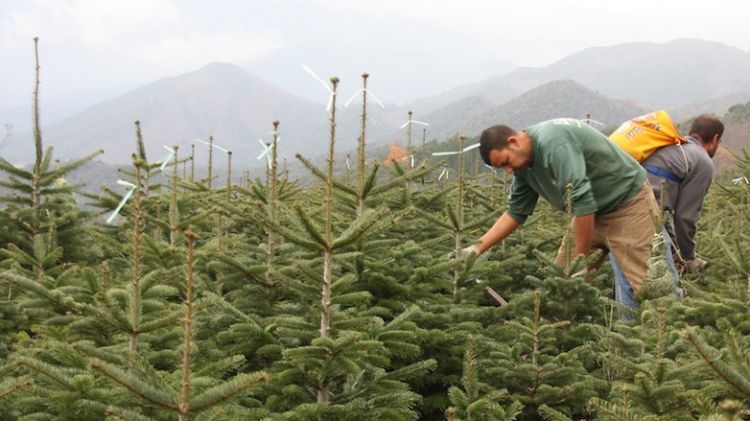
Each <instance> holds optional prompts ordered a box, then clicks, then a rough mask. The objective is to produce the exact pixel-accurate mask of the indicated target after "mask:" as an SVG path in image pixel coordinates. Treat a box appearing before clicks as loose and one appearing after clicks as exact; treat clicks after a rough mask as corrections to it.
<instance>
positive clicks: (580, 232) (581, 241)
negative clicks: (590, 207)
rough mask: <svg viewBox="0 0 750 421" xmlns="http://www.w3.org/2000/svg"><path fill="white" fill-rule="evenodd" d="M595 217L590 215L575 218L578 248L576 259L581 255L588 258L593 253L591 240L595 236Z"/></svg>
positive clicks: (576, 249)
mask: <svg viewBox="0 0 750 421" xmlns="http://www.w3.org/2000/svg"><path fill="white" fill-rule="evenodd" d="M594 215H595V214H593V213H590V214H588V215H581V216H576V217H575V228H576V232H575V234H576V242H575V245H576V248H575V254H574V257H575V256H579V255H581V254H582V255H584V256H588V254H589V253H590V252H591V238H592V237H593V235H594Z"/></svg>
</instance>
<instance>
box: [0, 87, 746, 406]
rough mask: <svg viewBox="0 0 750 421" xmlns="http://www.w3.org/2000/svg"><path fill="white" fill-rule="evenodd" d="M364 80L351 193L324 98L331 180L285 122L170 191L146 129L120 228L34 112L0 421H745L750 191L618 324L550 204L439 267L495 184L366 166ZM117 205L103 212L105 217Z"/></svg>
mask: <svg viewBox="0 0 750 421" xmlns="http://www.w3.org/2000/svg"><path fill="white" fill-rule="evenodd" d="M363 82H364V89H363V91H362V92H363V98H362V126H361V132H360V138H359V147H358V152H357V156H358V160H357V166H356V177H353V178H351V177H342V176H340V175H339V174H337V173H336V171H335V166H334V164H335V163H334V156H335V154H334V151H335V139H336V103H335V98H336V96H335V95H333V96H332V98H333V104H332V108H331V116H330V122H329V123H330V124H329V129H330V138H329V150H328V159H327V161H326V163H325V165H324V166H323V167H317V166H315V165H314V164H312V163H311V162H310V161H309V160H307V159H305V158H304V157H301V156H298V158H299V159H300V161H301V162H302V163H303V164H304V165H305V166H306V167H307V168H308V170H309V171H310V173H311V174H312V175H313V176H314V177H315V178H316V180H317V182H315V183H312V185H309V184H308V185H307V186H305V187H302V186H301V185H300V184H299V183H298V182H297V181H294V180H289V179H288V178H287V176H286V175H285V174H280V173H279V171H278V163H277V147H278V133H279V131H280V128H283V125H280V124H279V122H274V123H273V127H274V138H273V140H272V142H271V144H270V145H269V149H268V151H269V153H270V154H271V159H270V160H269V166H268V170H267V173H266V177H265V179H264V180H256V181H255V182H253V183H250V184H247V183H244V184H241V185H231V184H230V183H227V185H225V186H220V187H216V186H212V185H211V179H212V176H211V175H209V177H208V178H207V179H203V180H195V179H194V178H193V177H185V176H184V174H185V173H184V167H183V176H182V177H180V176H179V171H178V166H179V165H180V164H182V163H183V162H184V161H181V160H178V159H177V157H176V156H175V159H174V160H172V161H171V162H170V164H169V165H167V166H164V167H163V168H165V172H167V173H169V178H168V183H164V185H161V182H160V181H158V178H156V176H158V173H159V171H158V170H157V168H158V167H160V166H161V164H163V163H152V162H150V161H149V160H148V158H147V156H146V153H145V147H144V136H143V134H142V133H141V132H140V129H139V127H138V126H137V125H136V135H135V138H136V153H135V154H134V159H133V167H132V171H130V172H128V174H126V176H128V177H129V180H130V181H129V182H131V184H132V185H134V186H135V187H134V188H133V194H132V197H131V198H130V200H129V201H128V202H127V205H126V206H125V208H124V209H123V210H122V215H121V217H120V223H119V224H117V225H114V226H110V225H106V224H102V223H100V222H98V218H97V212H93V213H90V212H85V211H83V210H81V209H80V208H79V207H78V206H77V205H76V203H75V201H74V199H73V197H72V194H73V193H74V192H75V191H76V190H77V186H72V185H70V184H67V183H65V182H64V181H60V180H61V177H64V176H65V175H66V174H67V173H69V172H70V171H72V170H74V169H75V168H77V167H79V166H80V165H84V164H85V162H86V161H87V160H89V159H92V158H93V156H90V157H87V158H85V159H83V160H81V161H78V162H74V163H72V164H68V165H65V166H60V167H57V168H53V167H52V165H51V163H52V151H51V150H47V151H44V149H43V147H42V138H41V133H40V132H39V129H38V127H39V125H38V107H36V106H35V117H36V119H35V120H36V124H35V127H36V129H35V139H36V146H37V148H36V150H37V156H36V161H35V165H34V167H33V168H32V169H30V170H26V169H18V168H15V167H14V166H12V165H11V164H10V163H8V162H7V161H4V160H0V170H1V171H3V172H4V173H5V174H6V176H7V177H6V181H3V186H4V187H6V188H8V189H10V191H11V192H12V193H11V194H10V195H8V196H6V197H3V198H2V200H3V201H4V202H5V203H6V207H5V208H3V209H2V212H0V219H2V221H0V222H2V224H1V225H0V226H1V227H2V228H1V229H0V247H2V251H1V253H2V256H3V260H2V261H1V262H0V270H2V271H1V272H0V294H1V295H2V301H1V302H0V315H2V318H0V374H1V375H2V381H1V382H0V418H2V419H9V420H15V419H29V420H30V419H71V420H81V419H136V420H147V419H152V420H153V419H165V420H166V419H180V420H187V419H243V420H246V419H247V420H249V419H280V420H283V419H289V420H300V419H302V420H304V419H308V420H337V419H341V420H375V419H377V420H383V419H391V420H402V419H403V420H410V419H425V420H432V419H450V420H503V419H524V420H526V419H528V420H532V419H540V418H545V419H553V420H566V419H665V420H666V419H696V418H703V419H741V418H742V417H743V416H746V415H747V412H746V411H747V408H748V406H750V368H749V367H750V361H749V360H748V358H750V357H748V354H747V349H750V348H749V346H750V339H749V337H748V335H749V334H750V331H749V330H750V310H748V301H749V297H748V296H749V295H750V291H748V289H749V288H750V285H749V283H750V279H749V278H748V276H750V267H748V264H747V262H748V259H746V258H745V257H746V256H747V255H748V253H750V240H749V239H748V238H747V235H746V234H745V233H744V232H743V231H742V230H739V229H737V228H738V227H739V226H741V225H742V224H745V225H746V224H747V222H748V221H747V220H748V214H747V211H746V204H747V203H748V201H747V198H748V196H750V192H748V190H747V189H746V188H745V187H743V186H741V185H737V186H735V185H724V186H719V187H717V188H715V190H714V192H712V194H711V196H710V200H709V203H708V204H707V206H708V207H709V208H710V209H712V210H713V211H712V212H711V213H710V214H709V215H707V217H706V218H704V220H705V223H706V224H707V225H710V226H711V230H712V236H711V237H704V238H701V239H700V244H701V246H702V247H703V249H705V250H706V251H707V253H708V255H709V256H710V257H712V258H713V261H714V262H715V263H714V264H713V265H712V267H711V269H710V271H709V272H708V273H707V274H706V276H705V277H699V278H695V279H692V278H687V279H685V280H684V285H683V286H684V287H685V289H686V292H687V296H688V298H686V299H684V300H681V301H678V300H676V299H674V298H672V297H671V296H670V295H669V294H667V295H664V293H663V292H662V291H669V288H664V286H663V285H662V284H661V283H663V282H667V281H664V276H662V275H663V274H662V273H660V270H659V268H660V267H661V266H659V264H658V263H657V262H656V258H655V259H654V265H653V270H652V271H651V280H650V287H649V288H644V291H645V292H644V293H643V294H642V295H641V297H639V299H640V300H641V312H640V314H639V315H638V316H639V317H638V318H637V321H636V322H635V323H630V324H628V323H621V322H618V321H617V311H618V309H617V308H616V306H615V305H614V303H613V302H612V300H611V299H610V298H609V297H610V296H611V295H612V291H611V289H612V279H611V277H610V276H609V274H608V273H607V272H606V271H602V272H600V273H597V274H593V275H591V274H590V275H587V279H584V278H582V277H581V276H579V275H578V273H580V272H579V270H578V269H580V268H581V267H582V265H583V263H584V262H580V261H578V262H572V264H571V265H569V267H568V268H567V269H560V268H557V267H556V266H555V265H554V264H553V263H552V262H551V260H550V258H549V257H548V256H549V255H551V253H553V252H554V250H555V248H556V245H557V242H558V241H557V239H558V238H560V237H561V236H562V233H563V229H564V228H563V227H565V226H567V224H566V219H568V218H570V216H566V215H561V214H556V213H554V212H552V211H551V210H550V209H548V208H546V207H544V206H543V205H540V208H541V209H539V210H538V211H537V213H536V216H535V217H534V218H533V219H531V220H530V221H528V222H527V224H526V227H525V228H524V229H523V230H521V232H520V233H519V234H516V235H514V236H513V237H512V238H510V239H509V240H508V241H506V242H505V244H504V245H502V246H498V247H496V249H494V250H493V251H491V252H489V253H485V254H484V255H482V256H481V257H479V258H476V257H472V258H470V259H468V260H465V261H464V260H452V259H448V258H447V256H448V254H449V253H450V252H452V251H453V252H455V251H456V250H457V249H458V248H459V247H461V245H462V244H463V243H465V242H468V241H471V239H473V238H475V237H476V236H477V235H478V234H479V233H480V231H482V230H483V229H484V228H486V226H487V225H489V224H490V223H491V221H492V220H493V219H494V218H496V217H497V216H498V215H499V211H500V210H502V208H503V204H504V196H503V194H502V192H503V191H506V192H507V186H506V181H507V180H505V179H502V178H498V177H497V176H495V175H494V173H490V172H487V173H486V174H482V175H480V176H478V177H473V178H467V176H466V174H465V171H464V168H463V166H464V158H463V157H464V155H463V154H459V155H458V156H457V164H458V170H457V172H456V173H457V177H456V178H455V183H453V184H451V185H450V186H448V187H447V188H446V186H444V185H440V184H437V183H430V182H429V180H430V179H431V178H435V175H436V174H435V173H436V172H437V171H438V170H439V169H440V168H442V166H441V164H438V165H436V166H432V167H428V166H427V165H426V163H422V164H420V165H418V166H416V167H415V168H412V166H411V165H403V166H402V165H400V164H399V163H398V162H396V163H394V164H392V165H391V166H388V167H386V166H381V165H379V164H378V163H373V164H370V165H368V164H367V162H366V157H367V152H366V121H367V108H366V107H367V89H366V87H367V75H364V78H363ZM331 83H332V90H333V91H334V92H335V91H336V88H337V80H336V79H332V80H331ZM456 141H457V142H458V144H459V145H458V147H459V150H463V149H464V146H465V145H464V141H465V140H464V139H463V138H459V139H456ZM176 152H177V150H176V148H175V155H176ZM748 161H750V160H748V159H747V157H745V159H744V160H741V163H745V165H747V162H748ZM747 169H748V168H747V167H745V168H744V171H747ZM170 170H171V172H170ZM191 172H192V171H191ZM749 175H750V174H749ZM229 179H230V180H231V177H230V178H229ZM423 180H427V181H426V182H423ZM122 198H123V197H122V196H121V195H118V194H115V193H114V192H105V194H104V195H102V196H101V197H95V198H94V199H95V202H96V203H95V204H96V205H97V206H98V207H99V209H102V211H101V212H102V213H104V212H109V211H111V210H112V209H114V208H115V207H116V206H117V203H118V202H119V201H120V200H121V199H122ZM506 300H507V301H506ZM743 411H744V412H743Z"/></svg>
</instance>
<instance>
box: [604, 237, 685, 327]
mask: <svg viewBox="0 0 750 421" xmlns="http://www.w3.org/2000/svg"><path fill="white" fill-rule="evenodd" d="M661 234H662V236H664V256H665V258H666V259H667V269H668V270H669V274H670V275H671V276H672V291H673V292H674V293H675V295H678V296H679V295H680V289H679V282H680V277H679V276H678V275H677V269H675V267H674V258H673V256H672V238H671V237H670V236H669V233H668V232H667V229H666V228H662V230H661ZM609 262H610V263H611V264H612V272H614V274H615V301H617V303H618V304H621V305H623V306H625V307H628V308H631V309H636V308H638V306H636V305H635V300H634V298H633V295H634V294H633V288H632V287H631V286H630V282H628V280H627V278H625V274H624V273H622V269H620V265H618V264H617V260H616V259H615V256H614V255H613V254H612V253H609ZM626 318H629V317H626Z"/></svg>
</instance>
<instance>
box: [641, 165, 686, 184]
mask: <svg viewBox="0 0 750 421" xmlns="http://www.w3.org/2000/svg"><path fill="white" fill-rule="evenodd" d="M643 168H645V169H646V171H648V172H650V173H651V174H654V175H658V176H659V177H663V178H666V179H667V180H672V181H674V182H675V183H682V177H678V176H676V175H674V174H672V173H671V172H669V171H667V170H664V169H662V168H659V167H654V166H653V165H644V166H643Z"/></svg>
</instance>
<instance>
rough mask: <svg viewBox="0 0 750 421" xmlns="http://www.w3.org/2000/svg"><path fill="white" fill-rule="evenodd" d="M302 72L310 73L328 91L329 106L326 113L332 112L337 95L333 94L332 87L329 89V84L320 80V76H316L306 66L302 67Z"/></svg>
mask: <svg viewBox="0 0 750 421" xmlns="http://www.w3.org/2000/svg"><path fill="white" fill-rule="evenodd" d="M302 70H304V71H306V72H307V73H310V76H312V77H314V78H315V80H317V81H318V82H320V84H321V85H323V87H324V88H325V90H326V91H328V94H329V95H328V105H326V111H331V104H333V96H334V95H336V92H333V91H332V90H331V88H330V87H328V84H327V83H326V82H325V81H324V80H323V79H321V78H320V76H318V75H316V74H315V72H313V71H312V70H311V69H310V68H309V67H307V65H306V64H303V65H302Z"/></svg>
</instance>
